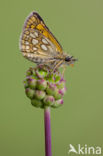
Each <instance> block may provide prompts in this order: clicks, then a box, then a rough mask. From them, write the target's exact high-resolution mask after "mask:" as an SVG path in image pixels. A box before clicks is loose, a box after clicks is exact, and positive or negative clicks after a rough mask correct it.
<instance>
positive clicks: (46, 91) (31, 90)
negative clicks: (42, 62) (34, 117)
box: [24, 66, 66, 108]
mask: <svg viewBox="0 0 103 156" xmlns="http://www.w3.org/2000/svg"><path fill="white" fill-rule="evenodd" d="M24 87H25V93H26V95H27V97H28V98H29V99H30V100H31V104H32V105H33V106H35V107H40V108H44V107H46V106H50V107H52V108H58V107H60V106H62V104H63V96H64V94H65V92H66V87H65V80H64V78H63V76H62V75H61V74H60V72H59V71H55V72H53V73H52V72H51V71H50V70H49V69H48V67H46V66H37V67H36V68H30V69H29V70H28V71H27V72H26V79H25V80H24Z"/></svg>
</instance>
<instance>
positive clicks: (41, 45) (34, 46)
mask: <svg viewBox="0 0 103 156" xmlns="http://www.w3.org/2000/svg"><path fill="white" fill-rule="evenodd" d="M20 50H21V51H22V54H23V56H24V57H25V58H27V59H28V60H30V61H32V62H34V63H36V64H40V65H41V64H43V65H47V66H49V67H50V68H51V69H53V70H54V69H57V68H58V67H59V66H61V65H65V64H67V65H70V64H71V65H72V64H73V63H74V62H75V61H76V59H74V58H73V56H70V55H67V54H65V53H64V52H63V49H62V47H61V45H60V44H59V42H58V41H57V40H56V38H55V37H54V35H53V34H52V33H51V32H50V30H49V29H48V27H47V26H46V25H45V23H44V21H43V19H42V18H41V17H40V15H39V14H38V13H36V12H32V13H31V14H30V15H29V16H28V17H27V19H26V21H25V24H24V27H23V31H22V34H21V37H20Z"/></svg>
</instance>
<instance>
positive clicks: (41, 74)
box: [36, 66, 48, 78]
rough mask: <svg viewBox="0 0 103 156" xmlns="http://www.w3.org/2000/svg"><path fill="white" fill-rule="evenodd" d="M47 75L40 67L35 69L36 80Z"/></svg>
mask: <svg viewBox="0 0 103 156" xmlns="http://www.w3.org/2000/svg"><path fill="white" fill-rule="evenodd" d="M47 74H48V73H47V70H43V68H42V66H40V67H39V68H37V69H36V75H37V77H38V78H44V77H46V76H47Z"/></svg>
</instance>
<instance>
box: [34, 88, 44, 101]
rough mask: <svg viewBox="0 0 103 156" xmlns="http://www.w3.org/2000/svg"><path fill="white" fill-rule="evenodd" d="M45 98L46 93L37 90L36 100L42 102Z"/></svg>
mask: <svg viewBox="0 0 103 156" xmlns="http://www.w3.org/2000/svg"><path fill="white" fill-rule="evenodd" d="M44 97H45V92H44V91H42V90H36V91H35V98H37V99H38V100H42V99H43V98H44Z"/></svg>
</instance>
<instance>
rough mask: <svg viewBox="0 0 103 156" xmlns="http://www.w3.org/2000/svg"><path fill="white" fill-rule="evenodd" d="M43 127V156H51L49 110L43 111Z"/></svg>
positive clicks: (47, 108)
mask: <svg viewBox="0 0 103 156" xmlns="http://www.w3.org/2000/svg"><path fill="white" fill-rule="evenodd" d="M44 125H45V156H52V152H51V121H50V108H49V107H46V108H45V109H44Z"/></svg>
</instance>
